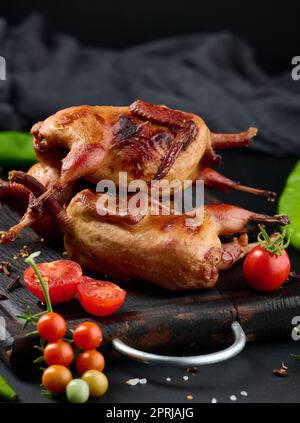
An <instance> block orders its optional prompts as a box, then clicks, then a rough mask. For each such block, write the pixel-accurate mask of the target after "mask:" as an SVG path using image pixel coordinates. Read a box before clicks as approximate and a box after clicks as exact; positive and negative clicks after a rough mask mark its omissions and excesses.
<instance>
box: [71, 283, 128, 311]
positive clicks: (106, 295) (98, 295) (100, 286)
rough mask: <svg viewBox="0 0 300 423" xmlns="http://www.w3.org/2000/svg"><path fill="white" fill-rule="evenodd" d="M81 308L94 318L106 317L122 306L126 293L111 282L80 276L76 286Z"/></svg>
mask: <svg viewBox="0 0 300 423" xmlns="http://www.w3.org/2000/svg"><path fill="white" fill-rule="evenodd" d="M77 290H78V300H79V301H80V303H81V305H82V307H83V308H84V309H85V310H86V311H87V312H88V313H91V314H94V315H95V316H108V315H109V314H112V313H114V312H115V311H116V310H117V309H118V308H119V307H121V305H122V304H123V302H124V300H125V296H126V292H125V291H124V290H123V289H121V288H120V287H119V286H118V285H115V284H114V283H112V282H105V281H97V280H95V279H92V278H89V277H87V276H82V277H81V278H80V281H79V283H78V285H77Z"/></svg>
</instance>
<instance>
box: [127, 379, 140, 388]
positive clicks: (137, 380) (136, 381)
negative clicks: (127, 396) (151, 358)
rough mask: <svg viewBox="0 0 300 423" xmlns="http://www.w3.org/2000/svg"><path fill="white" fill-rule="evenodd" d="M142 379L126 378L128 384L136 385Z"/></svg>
mask: <svg viewBox="0 0 300 423" xmlns="http://www.w3.org/2000/svg"><path fill="white" fill-rule="evenodd" d="M139 381H140V379H137V378H136V379H128V380H126V383H127V385H130V386H135V385H137V384H138V383H139Z"/></svg>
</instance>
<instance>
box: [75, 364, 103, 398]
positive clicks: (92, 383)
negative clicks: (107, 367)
mask: <svg viewBox="0 0 300 423" xmlns="http://www.w3.org/2000/svg"><path fill="white" fill-rule="evenodd" d="M81 379H82V380H84V381H85V382H86V383H87V384H88V385H89V388H90V396H91V397H94V398H97V397H101V396H102V395H104V394H105V392H106V391H107V389H108V380H107V377H106V376H105V374H104V373H101V372H99V371H98V370H88V371H87V372H85V373H84V374H83V375H82V376H81Z"/></svg>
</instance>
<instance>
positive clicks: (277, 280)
mask: <svg viewBox="0 0 300 423" xmlns="http://www.w3.org/2000/svg"><path fill="white" fill-rule="evenodd" d="M281 252H282V255H281V256H280V255H277V254H272V253H270V252H269V251H267V250H265V249H264V248H262V247H260V246H257V247H255V248H254V249H253V250H252V251H250V253H249V254H248V255H247V257H246V259H245V261H244V265H243V273H244V277H245V280H246V282H247V283H248V285H250V286H251V287H252V288H255V289H257V290H259V291H272V290H274V289H277V288H279V287H280V286H281V285H282V284H283V283H284V282H285V281H286V279H287V278H288V276H289V273H290V271H291V263H290V259H289V256H288V254H287V252H286V251H285V250H282V251H281Z"/></svg>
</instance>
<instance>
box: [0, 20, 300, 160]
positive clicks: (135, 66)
mask: <svg viewBox="0 0 300 423" xmlns="http://www.w3.org/2000/svg"><path fill="white" fill-rule="evenodd" d="M0 54H1V55H2V56H4V57H5V59H6V62H7V80H6V81H0V129H26V130H27V129H29V128H30V127H31V125H32V124H33V123H35V122H36V121H38V120H41V119H44V118H45V117H47V116H48V115H50V114H52V113H54V112H55V111H57V110H59V109H61V108H64V107H68V106H71V105H79V104H99V105H101V104H105V105H126V104H129V103H130V102H132V101H133V100H135V99H137V98H140V99H143V100H146V101H150V102H153V103H159V104H166V105H168V106H170V107H174V108H179V109H182V110H186V111H193V112H194V113H197V114H199V115H200V116H201V117H203V118H204V120H205V121H206V122H207V124H208V126H209V127H210V129H211V130H212V131H215V132H217V131H220V132H235V131H241V130H244V129H245V128H247V127H249V126H256V127H258V129H259V135H258V137H257V141H256V142H255V143H253V146H252V148H254V149H257V150H260V151H264V152H268V153H272V154H289V155H292V156H299V155H300V119H299V116H300V81H298V82H297V81H293V80H292V78H291V73H290V72H287V73H286V74H284V75H278V76H269V75H266V74H265V73H264V72H263V70H262V69H260V67H259V66H258V65H257V63H256V61H255V56H254V52H253V51H252V49H251V48H250V47H249V45H248V44H247V43H245V41H243V40H242V39H240V38H239V37H237V36H235V35H233V34H231V33H227V32H222V33H215V34H201V35H189V36H178V37H173V38H169V39H164V40H160V41H155V42H151V43H148V44H144V45H140V46H136V47H131V48H128V49H126V50H122V51H118V50H112V49H111V50H110V49H104V48H95V47H93V48H91V47H86V46H82V45H81V44H80V43H79V42H78V41H77V40H76V39H73V38H71V37H70V36H67V35H64V34H60V33H54V32H50V31H49V30H48V28H47V24H46V22H45V21H44V20H43V19H42V18H41V17H40V16H38V15H31V16H30V17H28V18H27V19H25V21H23V22H22V23H21V24H20V25H19V26H18V27H8V26H7V24H6V22H5V21H4V20H3V19H2V20H0Z"/></svg>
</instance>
